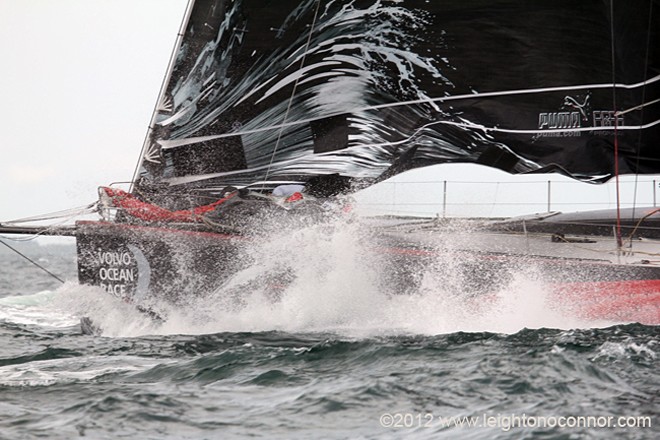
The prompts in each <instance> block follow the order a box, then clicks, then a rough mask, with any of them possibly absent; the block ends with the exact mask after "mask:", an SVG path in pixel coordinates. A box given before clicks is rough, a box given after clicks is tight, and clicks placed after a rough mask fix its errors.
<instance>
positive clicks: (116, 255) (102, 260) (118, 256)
mask: <svg viewBox="0 0 660 440" xmlns="http://www.w3.org/2000/svg"><path fill="white" fill-rule="evenodd" d="M97 259H98V262H99V264H106V265H109V266H129V265H130V264H131V263H132V262H133V257H132V256H131V254H130V253H129V252H97Z"/></svg>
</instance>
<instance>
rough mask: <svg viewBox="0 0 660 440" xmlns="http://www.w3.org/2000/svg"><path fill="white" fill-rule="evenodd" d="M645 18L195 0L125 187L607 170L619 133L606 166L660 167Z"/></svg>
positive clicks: (405, 1) (638, 5) (317, 1)
mask: <svg viewBox="0 0 660 440" xmlns="http://www.w3.org/2000/svg"><path fill="white" fill-rule="evenodd" d="M659 26H660V0H625V1H623V0H609V1H603V0H583V1H579V2H576V1H568V0H566V1H564V0H552V1H534V2H530V1H524V0H520V1H512V0H467V1H466V0H462V1H427V0H390V1H388V0H198V1H195V2H193V3H191V6H189V10H188V13H187V19H186V21H185V23H184V26H183V28H182V35H181V38H180V40H179V41H180V44H179V45H178V47H177V49H176V51H175V56H174V60H173V63H172V69H171V71H170V72H169V74H168V80H167V81H166V82H165V85H164V88H163V91H162V93H161V98H160V102H159V104H158V106H157V108H156V112H155V114H154V117H153V125H152V127H151V128H150V132H149V134H148V136H147V140H146V143H145V146H144V149H143V153H142V158H141V162H140V164H139V170H138V173H137V176H136V179H134V180H135V181H136V183H135V190H137V191H139V192H140V193H141V194H142V195H143V196H144V197H145V198H147V199H151V200H150V201H153V202H158V203H163V204H165V205H167V204H170V205H172V204H173V203H170V202H168V197H166V194H168V193H171V192H176V193H178V194H181V193H186V194H196V195H197V196H208V197H210V198H213V197H215V196H217V194H220V190H221V189H222V188H223V187H225V186H226V185H234V186H245V185H269V184H274V183H276V182H305V181H307V180H309V179H311V178H314V177H317V176H323V175H335V174H338V175H341V176H345V177H346V178H350V179H353V180H355V181H361V182H375V181H378V180H379V179H381V178H382V177H383V176H389V175H392V174H394V173H396V172H400V171H403V170H407V169H411V168H415V167H422V166H428V165H433V164H438V163H447V162H473V163H480V164H484V165H488V166H492V167H496V168H499V169H503V170H505V171H508V172H511V173H529V172H545V171H559V172H563V173H565V174H568V175H571V176H573V177H575V178H578V179H583V180H588V181H605V180H607V179H609V178H610V177H611V176H612V175H613V173H614V170H615V154H614V150H615V148H614V145H615V139H616V142H617V143H618V145H617V146H618V156H616V157H618V169H619V171H620V173H657V172H658V171H659V170H660V148H658V146H659V145H658V144H659V142H660V104H659V103H657V99H658V97H660V44H658V43H659V42H660V41H659V40H660V38H659ZM654 102H655V103H654ZM154 187H156V188H158V190H157V191H152V189H153V188H154ZM176 200H181V199H180V198H177V199H176Z"/></svg>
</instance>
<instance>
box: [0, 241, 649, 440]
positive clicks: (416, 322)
mask: <svg viewBox="0 0 660 440" xmlns="http://www.w3.org/2000/svg"><path fill="white" fill-rule="evenodd" d="M296 240H297V243H298V247H297V252H296V253H291V252H289V253H286V252H281V251H282V249H281V248H280V247H279V246H280V245H281V244H278V243H277V242H276V241H274V242H271V243H269V244H268V246H269V247H268V248H264V249H260V250H259V252H261V253H263V255H270V257H269V258H267V259H264V260H263V261H258V259H256V260H254V261H255V265H254V266H253V267H246V268H245V270H244V271H243V272H242V273H240V274H238V275H237V277H236V278H235V279H234V281H233V282H234V283H235V285H234V286H229V287H228V288H231V289H232V292H235V291H236V289H239V291H240V289H241V288H242V286H249V283H248V284H245V280H249V279H251V278H252V277H255V276H258V274H259V273H261V272H263V271H267V270H269V269H270V267H269V265H278V264H282V263H283V260H286V259H287V258H301V259H300V260H297V261H289V263H296V264H298V270H299V272H298V273H297V274H296V278H295V280H294V282H293V283H292V284H291V285H290V286H289V287H288V288H287V289H286V291H285V292H283V294H282V295H281V297H280V298H279V299H278V300H277V301H272V299H269V298H266V297H265V296H264V295H263V292H258V291H254V292H252V291H247V290H245V291H243V292H242V301H241V302H240V304H239V305H237V304H236V303H229V302H227V301H226V298H225V297H226V295H224V296H223V291H222V289H221V290H220V291H218V292H216V295H211V297H210V298H206V299H205V300H204V302H200V303H197V304H191V305H190V307H189V308H183V309H179V310H173V311H171V313H170V314H169V315H168V318H167V319H166V321H165V322H164V323H161V324H158V325H156V324H154V323H153V322H152V321H151V320H150V319H149V318H147V317H145V316H144V315H142V314H140V313H138V312H136V311H135V310H133V309H132V308H131V307H130V306H128V305H127V304H124V303H122V302H120V301H116V300H114V299H112V298H110V297H109V296H108V295H106V294H104V292H102V291H101V290H100V289H99V288H94V287H90V286H81V285H79V284H78V283H77V281H76V267H75V247H74V245H73V243H71V244H70V245H66V246H64V247H59V248H53V247H47V246H33V247H29V248H27V249H24V253H25V254H26V255H28V256H29V257H30V258H32V259H34V260H35V261H37V262H39V263H40V264H41V265H43V266H44V267H46V268H48V269H49V270H50V271H51V272H53V273H55V274H57V275H58V276H60V277H62V278H64V279H65V280H66V282H65V283H63V284H62V283H60V282H59V281H57V280H55V279H53V278H52V277H50V276H49V275H47V274H45V273H43V272H41V271H40V270H39V269H37V268H36V267H34V266H33V265H31V264H30V263H28V262H26V261H25V260H23V259H22V258H21V257H19V256H18V255H15V254H13V253H9V252H3V253H0V439H7V440H13V439H37V438H45V439H72V438H90V439H119V438H127V439H129V438H130V439H231V438H267V439H349V438H350V439H398V438H422V439H442V438H450V439H453V438H461V439H462V438H467V439H505V438H506V439H508V438H516V439H518V438H542V439H592V438H594V439H595V438H625V439H655V438H659V436H660V380H659V379H660V373H659V368H660V361H659V360H658V356H659V355H660V343H659V342H658V338H659V336H660V327H654V326H644V325H639V324H635V323H620V322H598V323H594V322H580V321H576V320H575V319H574V318H571V317H569V316H562V315H561V313H559V312H557V311H553V310H551V309H550V308H548V307H547V304H546V302H545V299H544V293H543V291H542V289H541V288H540V287H539V286H538V285H537V284H535V283H534V281H533V279H529V278H526V277H524V276H521V277H519V278H516V279H514V280H513V281H512V282H510V283H508V284H507V285H506V286H503V289H502V291H501V292H500V293H499V298H498V301H496V302H495V303H492V304H489V305H488V306H487V307H484V306H483V305H481V306H477V305H475V304H474V303H473V302H468V301H464V300H461V295H456V294H453V293H456V292H452V289H456V288H457V286H456V285H453V284H452V283H448V284H447V285H442V286H440V285H433V284H432V282H431V281H428V282H424V280H423V282H422V283H421V285H420V287H419V288H418V291H416V292H412V293H409V294H406V295H384V294H381V292H379V291H378V289H376V288H374V286H378V284H377V283H376V281H377V280H376V279H375V278H377V276H378V273H377V271H375V272H373V271H370V270H360V271H356V270H355V267H356V264H357V263H358V260H359V259H360V258H361V256H360V255H359V254H354V253H352V252H351V251H350V250H349V249H350V246H349V244H350V240H351V237H350V234H349V235H345V234H332V235H331V237H329V238H328V239H327V240H319V239H318V237H305V236H302V237H297V238H296ZM288 245H290V243H289V244H288ZM318 247H322V248H323V250H324V252H323V253H318V252H317V250H318V249H317V248H318ZM293 254H295V255H297V256H296V257H292V255H293ZM314 255H323V257H320V256H318V257H313V256H314ZM314 258H319V259H322V261H314ZM319 264H322V265H324V267H325V268H326V270H325V271H321V273H319V271H318V270H317V269H318V265H319ZM245 289H247V288H245ZM224 293H226V292H224ZM223 298H225V299H223ZM83 315H86V316H89V315H91V316H94V318H95V320H96V321H97V322H101V323H102V325H103V334H102V335H101V336H88V335H83V334H81V331H80V326H79V318H80V316H83Z"/></svg>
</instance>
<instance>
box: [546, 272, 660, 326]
mask: <svg viewBox="0 0 660 440" xmlns="http://www.w3.org/2000/svg"><path fill="white" fill-rule="evenodd" d="M553 294H554V295H555V296H556V298H555V299H556V301H557V303H558V304H561V305H564V306H566V307H570V308H571V309H573V310H575V311H576V314H577V315H578V316H580V317H582V318H587V319H603V320H618V321H620V320H624V321H630V322H639V323H641V324H647V325H660V280H632V281H602V282H584V283H563V284H557V285H555V286H554V288H553Z"/></svg>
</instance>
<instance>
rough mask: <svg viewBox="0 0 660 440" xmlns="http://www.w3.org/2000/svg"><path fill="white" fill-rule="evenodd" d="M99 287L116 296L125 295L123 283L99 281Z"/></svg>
mask: <svg viewBox="0 0 660 440" xmlns="http://www.w3.org/2000/svg"><path fill="white" fill-rule="evenodd" d="M101 287H102V288H103V289H104V290H105V291H106V292H108V293H110V294H112V295H114V296H117V297H120V298H121V297H124V296H126V286H125V285H124V284H105V283H101Z"/></svg>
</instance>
